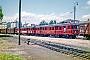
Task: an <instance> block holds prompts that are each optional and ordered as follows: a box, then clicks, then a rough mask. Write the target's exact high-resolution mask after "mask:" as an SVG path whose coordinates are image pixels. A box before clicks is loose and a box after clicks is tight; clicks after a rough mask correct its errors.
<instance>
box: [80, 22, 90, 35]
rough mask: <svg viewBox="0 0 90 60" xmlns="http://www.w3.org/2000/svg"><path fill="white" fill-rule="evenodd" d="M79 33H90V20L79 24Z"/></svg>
mask: <svg viewBox="0 0 90 60" xmlns="http://www.w3.org/2000/svg"><path fill="white" fill-rule="evenodd" d="M79 26H80V35H83V36H88V35H90V22H84V23H81V24H80V25H79Z"/></svg>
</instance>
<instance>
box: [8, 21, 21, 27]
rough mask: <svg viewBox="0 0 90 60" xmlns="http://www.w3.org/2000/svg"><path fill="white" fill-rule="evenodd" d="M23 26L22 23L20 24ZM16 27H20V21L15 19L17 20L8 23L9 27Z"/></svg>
mask: <svg viewBox="0 0 90 60" xmlns="http://www.w3.org/2000/svg"><path fill="white" fill-rule="evenodd" d="M20 26H21V27H22V23H21V25H20ZM15 27H17V28H18V27H19V22H18V21H15V22H8V23H7V28H15Z"/></svg>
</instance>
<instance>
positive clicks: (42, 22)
mask: <svg viewBox="0 0 90 60" xmlns="http://www.w3.org/2000/svg"><path fill="white" fill-rule="evenodd" d="M39 25H48V23H47V22H46V21H44V20H42V21H41V22H40V24H39Z"/></svg>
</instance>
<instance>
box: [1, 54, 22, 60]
mask: <svg viewBox="0 0 90 60" xmlns="http://www.w3.org/2000/svg"><path fill="white" fill-rule="evenodd" d="M0 60H22V58H21V57H19V56H15V55H12V54H5V53H0Z"/></svg>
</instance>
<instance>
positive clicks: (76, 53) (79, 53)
mask: <svg viewBox="0 0 90 60" xmlns="http://www.w3.org/2000/svg"><path fill="white" fill-rule="evenodd" d="M30 42H31V43H34V44H36V45H39V46H42V47H45V48H48V49H50V50H53V51H56V52H61V53H64V54H67V55H72V56H73V57H79V58H82V59H85V60H90V51H87V50H85V49H80V48H79V47H78V48H77V47H75V46H71V45H66V44H61V43H55V42H50V41H43V40H38V41H37V40H35V39H31V40H30Z"/></svg>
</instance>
